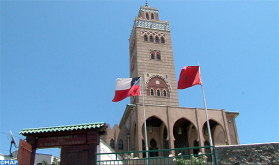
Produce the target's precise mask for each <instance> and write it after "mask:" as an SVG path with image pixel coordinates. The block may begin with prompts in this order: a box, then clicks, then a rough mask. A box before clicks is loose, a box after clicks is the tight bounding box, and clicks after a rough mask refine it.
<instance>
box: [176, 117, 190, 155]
mask: <svg viewBox="0 0 279 165" xmlns="http://www.w3.org/2000/svg"><path fill="white" fill-rule="evenodd" d="M190 125H191V122H190V121H189V120H187V119H184V118H181V119H179V120H177V121H176V122H175V124H174V126H173V136H174V138H175V141H174V148H186V147H189V144H188V132H187V128H188V127H189V126H190ZM179 152H180V151H175V155H177V154H178V153H179ZM182 152H183V153H181V154H183V155H189V151H188V150H184V151H182Z"/></svg>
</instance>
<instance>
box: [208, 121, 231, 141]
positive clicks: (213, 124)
mask: <svg viewBox="0 0 279 165" xmlns="http://www.w3.org/2000/svg"><path fill="white" fill-rule="evenodd" d="M209 126H210V131H211V136H212V143H213V145H225V144H226V141H227V138H226V133H225V129H224V128H223V126H222V125H221V124H220V123H219V122H218V121H216V120H214V119H209ZM202 133H203V137H204V139H205V140H206V141H209V133H208V129H207V122H204V124H203V127H202Z"/></svg>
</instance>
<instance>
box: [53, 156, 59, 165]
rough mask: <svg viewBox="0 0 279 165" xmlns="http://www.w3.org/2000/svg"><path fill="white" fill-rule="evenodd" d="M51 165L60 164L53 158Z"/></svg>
mask: <svg viewBox="0 0 279 165" xmlns="http://www.w3.org/2000/svg"><path fill="white" fill-rule="evenodd" d="M51 165H60V162H59V161H58V159H57V158H56V157H53V160H52V163H51Z"/></svg>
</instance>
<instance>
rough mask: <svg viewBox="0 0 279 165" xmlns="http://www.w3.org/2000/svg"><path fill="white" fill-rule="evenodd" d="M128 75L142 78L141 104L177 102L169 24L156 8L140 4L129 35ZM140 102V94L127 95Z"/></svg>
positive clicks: (172, 104)
mask: <svg viewBox="0 0 279 165" xmlns="http://www.w3.org/2000/svg"><path fill="white" fill-rule="evenodd" d="M129 54H130V77H132V78H133V77H138V76H141V77H142V78H143V84H142V85H143V87H142V88H143V89H142V90H141V91H142V94H141V95H143V96H144V103H145V104H152V105H168V106H179V102H178V94H177V84H176V76H175V68H174V60H173V51H172V42H171V34H170V25H169V22H168V21H160V20H159V14H158V9H155V8H152V7H150V6H148V4H147V1H146V5H145V6H141V7H140V10H139V14H138V16H137V17H136V18H135V20H134V25H133V29H132V30H131V35H130V38H129ZM131 103H132V104H136V103H142V96H140V97H138V96H137V97H131Z"/></svg>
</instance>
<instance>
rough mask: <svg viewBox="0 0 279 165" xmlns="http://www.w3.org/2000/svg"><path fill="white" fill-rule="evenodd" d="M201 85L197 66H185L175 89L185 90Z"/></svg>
mask: <svg viewBox="0 0 279 165" xmlns="http://www.w3.org/2000/svg"><path fill="white" fill-rule="evenodd" d="M194 85H201V79H200V68H199V66H185V67H184V68H183V69H182V70H181V72H180V76H179V80H178V86H177V89H185V88H189V87H192V86H194Z"/></svg>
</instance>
